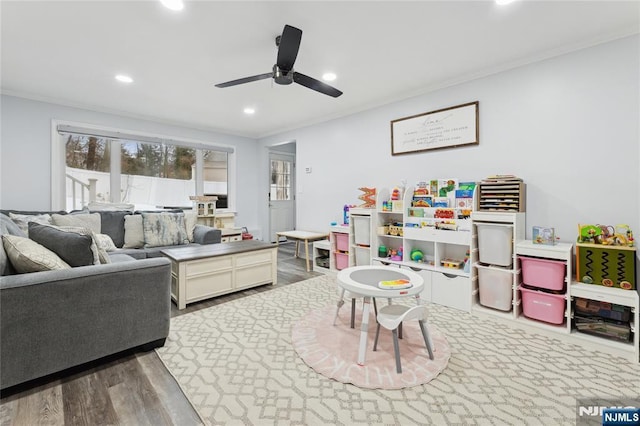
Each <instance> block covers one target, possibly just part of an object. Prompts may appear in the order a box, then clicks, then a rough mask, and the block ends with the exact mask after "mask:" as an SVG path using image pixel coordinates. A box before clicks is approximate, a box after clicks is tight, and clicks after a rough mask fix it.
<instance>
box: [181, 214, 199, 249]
mask: <svg viewBox="0 0 640 426" xmlns="http://www.w3.org/2000/svg"><path fill="white" fill-rule="evenodd" d="M197 221H198V216H197V215H196V213H195V212H189V213H185V214H184V225H185V227H186V228H187V238H189V242H193V230H194V229H195V228H196V223H197Z"/></svg>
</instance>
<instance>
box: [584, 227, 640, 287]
mask: <svg viewBox="0 0 640 426" xmlns="http://www.w3.org/2000/svg"><path fill="white" fill-rule="evenodd" d="M578 228H579V235H578V242H577V243H576V281H580V282H583V283H585V284H596V285H603V286H605V287H616V288H621V289H624V290H635V289H636V288H637V285H636V247H635V240H634V238H633V233H632V232H631V229H630V228H629V226H627V225H617V226H615V227H613V226H610V225H579V227H578Z"/></svg>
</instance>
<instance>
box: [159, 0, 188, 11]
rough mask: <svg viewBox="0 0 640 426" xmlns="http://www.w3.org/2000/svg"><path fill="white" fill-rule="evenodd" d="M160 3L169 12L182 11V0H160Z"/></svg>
mask: <svg viewBox="0 0 640 426" xmlns="http://www.w3.org/2000/svg"><path fill="white" fill-rule="evenodd" d="M160 3H162V5H163V6H164V7H166V8H167V9H170V10H175V11H179V10H182V9H184V2H183V1H182V0H160Z"/></svg>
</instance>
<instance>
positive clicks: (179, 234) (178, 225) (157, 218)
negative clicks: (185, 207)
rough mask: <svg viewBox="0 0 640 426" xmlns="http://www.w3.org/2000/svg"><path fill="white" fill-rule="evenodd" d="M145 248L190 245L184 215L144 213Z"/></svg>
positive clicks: (181, 213)
mask: <svg viewBox="0 0 640 426" xmlns="http://www.w3.org/2000/svg"><path fill="white" fill-rule="evenodd" d="M142 229H143V231H144V246H145V248H146V247H159V246H174V245H183V244H188V243H189V238H188V236H187V228H186V227H185V223H184V213H183V212H180V213H166V212H162V213H142Z"/></svg>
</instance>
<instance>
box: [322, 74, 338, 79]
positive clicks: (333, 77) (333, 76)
mask: <svg viewBox="0 0 640 426" xmlns="http://www.w3.org/2000/svg"><path fill="white" fill-rule="evenodd" d="M322 79H323V80H324V81H333V80H335V79H336V75H335V74H334V73H332V72H326V73H324V74H322Z"/></svg>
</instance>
